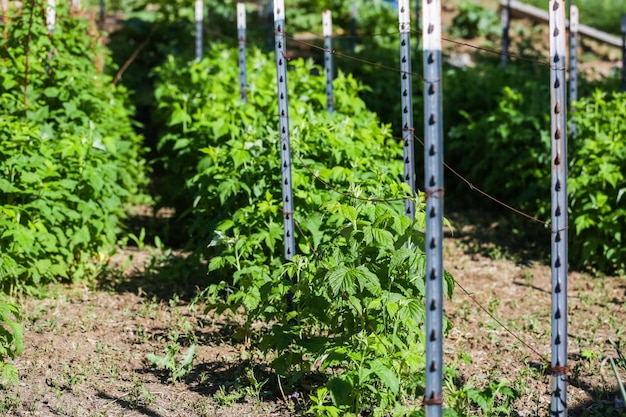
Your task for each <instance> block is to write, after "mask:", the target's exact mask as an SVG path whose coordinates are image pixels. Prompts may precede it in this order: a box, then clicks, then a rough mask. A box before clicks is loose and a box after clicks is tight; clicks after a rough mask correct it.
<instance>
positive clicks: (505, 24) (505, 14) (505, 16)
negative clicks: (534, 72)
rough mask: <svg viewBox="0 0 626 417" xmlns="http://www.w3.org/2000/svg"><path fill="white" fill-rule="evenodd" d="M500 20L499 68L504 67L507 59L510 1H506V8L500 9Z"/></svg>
mask: <svg viewBox="0 0 626 417" xmlns="http://www.w3.org/2000/svg"><path fill="white" fill-rule="evenodd" d="M500 18H501V19H502V54H500V66H501V67H502V68H504V67H506V64H507V61H508V58H509V44H510V41H511V40H510V38H509V28H510V26H511V0H507V2H506V6H504V7H503V8H502V11H501V12H500Z"/></svg>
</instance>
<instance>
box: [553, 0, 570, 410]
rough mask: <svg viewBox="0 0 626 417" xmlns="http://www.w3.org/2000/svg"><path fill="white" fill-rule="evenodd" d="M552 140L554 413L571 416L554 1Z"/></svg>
mask: <svg viewBox="0 0 626 417" xmlns="http://www.w3.org/2000/svg"><path fill="white" fill-rule="evenodd" d="M549 6H550V11H549V12H550V32H549V33H550V58H551V59H550V64H551V70H550V119H551V120H550V123H551V129H550V130H551V132H550V134H551V142H552V163H551V170H552V180H551V185H552V193H551V194H552V235H551V240H552V243H551V245H552V250H551V254H552V256H551V259H552V261H551V262H552V361H551V365H552V401H551V405H550V411H551V415H552V416H559V417H564V416H567V372H568V367H567V269H568V260H567V256H568V252H567V238H568V230H567V225H568V221H567V217H568V216H567V134H566V133H567V117H566V113H567V111H566V110H567V107H566V104H567V97H566V95H567V93H566V86H565V60H566V55H565V51H566V49H565V29H566V27H565V3H564V1H563V0H550V2H549Z"/></svg>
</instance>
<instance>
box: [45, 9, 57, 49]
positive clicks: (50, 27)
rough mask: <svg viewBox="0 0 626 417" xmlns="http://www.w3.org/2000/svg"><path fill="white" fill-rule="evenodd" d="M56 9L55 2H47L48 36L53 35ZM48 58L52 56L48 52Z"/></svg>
mask: <svg viewBox="0 0 626 417" xmlns="http://www.w3.org/2000/svg"><path fill="white" fill-rule="evenodd" d="M56 7H57V2H56V0H48V6H47V7H46V26H48V34H50V35H52V34H53V33H54V27H55V25H56V21H57V11H56ZM50 56H52V51H50Z"/></svg>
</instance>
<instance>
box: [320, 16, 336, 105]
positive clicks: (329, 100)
mask: <svg viewBox="0 0 626 417" xmlns="http://www.w3.org/2000/svg"><path fill="white" fill-rule="evenodd" d="M322 34H323V35H324V71H325V72H326V107H327V108H328V112H329V113H332V112H334V111H335V98H334V97H335V93H334V90H333V78H334V73H333V53H332V50H333V41H332V36H333V17H332V15H331V14H330V10H324V11H323V12H322Z"/></svg>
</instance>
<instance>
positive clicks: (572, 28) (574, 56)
mask: <svg viewBox="0 0 626 417" xmlns="http://www.w3.org/2000/svg"><path fill="white" fill-rule="evenodd" d="M569 45H570V48H569V104H570V105H569V108H570V112H574V111H575V109H574V103H575V102H576V100H578V7H576V6H574V5H572V6H570V9H569ZM577 129H578V127H577V126H576V120H574V119H573V118H572V120H571V122H570V136H571V138H572V139H576V136H577V133H578V132H577Z"/></svg>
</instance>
